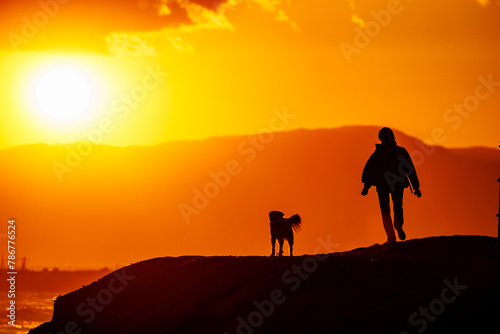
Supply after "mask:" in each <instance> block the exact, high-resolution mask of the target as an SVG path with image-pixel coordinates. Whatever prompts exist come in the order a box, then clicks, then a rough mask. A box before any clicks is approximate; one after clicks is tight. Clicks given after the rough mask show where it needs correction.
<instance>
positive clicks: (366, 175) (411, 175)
mask: <svg viewBox="0 0 500 334" xmlns="http://www.w3.org/2000/svg"><path fill="white" fill-rule="evenodd" d="M375 147H376V148H375V152H373V154H372V155H371V156H370V158H369V159H368V161H367V162H366V164H365V167H364V169H363V175H362V176H361V182H363V183H364V184H365V186H375V187H377V191H388V192H394V191H395V190H397V189H403V188H407V187H408V186H409V184H410V183H409V181H408V180H410V181H411V185H412V186H413V188H414V189H419V188H420V182H419V180H418V177H417V171H416V170H415V166H414V165H413V162H412V160H411V157H410V154H409V153H408V151H407V150H406V149H405V148H404V147H401V146H398V145H397V144H396V143H395V142H394V144H393V145H383V144H375Z"/></svg>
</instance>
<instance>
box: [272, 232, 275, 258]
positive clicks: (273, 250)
mask: <svg viewBox="0 0 500 334" xmlns="http://www.w3.org/2000/svg"><path fill="white" fill-rule="evenodd" d="M275 244H276V238H274V237H271V245H272V247H273V248H272V252H271V257H273V256H274V253H275V252H276V250H275V248H274V245H275Z"/></svg>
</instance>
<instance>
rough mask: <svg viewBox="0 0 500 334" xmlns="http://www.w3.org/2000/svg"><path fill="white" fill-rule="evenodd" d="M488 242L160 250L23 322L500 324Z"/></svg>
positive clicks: (163, 326) (463, 329)
mask: <svg viewBox="0 0 500 334" xmlns="http://www.w3.org/2000/svg"><path fill="white" fill-rule="evenodd" d="M494 245H495V239H494V238H491V237H482V236H452V237H432V238H426V239H416V240H409V241H406V242H400V243H398V244H396V245H394V246H378V245H376V246H372V247H368V248H360V249H356V250H353V251H349V252H343V253H333V254H328V255H315V256H307V255H305V256H300V257H294V258H289V257H285V258H265V257H197V256H186V257H176V258H171V257H165V258H156V259H151V260H147V261H143V262H139V263H136V264H132V265H130V266H127V267H125V268H122V269H120V270H117V271H115V272H114V273H111V274H109V275H107V276H105V277H103V278H101V279H100V280H98V281H96V282H94V283H93V284H91V285H89V286H85V287H83V288H81V289H79V290H77V291H74V292H72V293H69V294H67V295H65V296H62V297H60V298H59V299H58V300H57V301H56V302H55V305H54V307H55V310H54V316H53V319H52V321H51V322H50V323H46V324H43V325H42V326H40V327H38V328H37V329H34V330H32V331H31V332H30V333H31V334H40V333H60V332H62V333H79V330H81V333H93V334H98V333H221V334H222V333H230V334H232V333H247V334H248V333H314V332H319V331H321V332H323V333H405V332H408V333H417V331H419V332H424V331H425V333H472V332H474V333H486V332H491V330H498V329H499V328H500V327H499V321H498V317H497V315H498V313H499V312H500V304H499V303H498V300H499V297H500V284H499V282H500V281H499V267H498V262H497V259H496V258H495V257H494ZM410 318H411V319H410ZM495 326H496V327H495ZM493 332H495V331H493ZM496 332H498V331H496Z"/></svg>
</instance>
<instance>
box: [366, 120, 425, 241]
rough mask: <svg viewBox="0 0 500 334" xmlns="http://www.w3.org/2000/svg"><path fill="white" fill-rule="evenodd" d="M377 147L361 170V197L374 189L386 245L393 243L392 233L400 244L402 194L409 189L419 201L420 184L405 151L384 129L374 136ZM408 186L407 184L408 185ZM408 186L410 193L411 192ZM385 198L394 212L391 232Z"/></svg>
mask: <svg viewBox="0 0 500 334" xmlns="http://www.w3.org/2000/svg"><path fill="white" fill-rule="evenodd" d="M378 138H379V139H380V141H381V144H375V147H376V148H375V152H373V154H372V155H371V156H370V158H369V159H368V161H367V162H366V164H365V167H364V169H363V174H362V176H361V182H363V184H364V187H363V190H362V191H361V195H363V196H366V195H367V194H368V190H369V189H370V187H371V186H375V187H376V189H377V193H378V200H379V204H380V211H381V213H382V222H383V224H384V230H385V233H386V234H387V242H386V243H385V244H392V243H395V242H396V235H395V233H394V229H396V231H397V232H398V237H399V239H400V240H405V239H406V234H405V232H404V231H403V222H404V219H403V193H404V189H405V188H408V187H410V190H411V191H412V193H413V192H414V193H415V195H416V196H417V197H421V196H422V193H421V191H420V182H419V180H418V177H417V171H416V170H415V166H414V165H413V162H412V160H411V157H410V154H409V153H408V151H407V150H406V149H405V148H404V147H401V146H398V144H397V143H396V138H395V136H394V133H393V132H392V130H391V129H389V128H387V127H384V128H382V129H381V130H380V131H379V133H378ZM410 182H411V184H410ZM412 186H413V189H414V191H413V190H412ZM389 196H390V197H391V198H392V207H393V210H394V228H393V225H392V219H391V208H390V203H389Z"/></svg>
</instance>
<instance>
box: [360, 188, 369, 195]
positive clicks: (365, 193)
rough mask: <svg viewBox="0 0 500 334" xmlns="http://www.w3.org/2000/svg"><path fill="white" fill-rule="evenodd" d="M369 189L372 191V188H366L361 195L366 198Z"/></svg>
mask: <svg viewBox="0 0 500 334" xmlns="http://www.w3.org/2000/svg"><path fill="white" fill-rule="evenodd" d="M368 189H370V187H367V186H364V187H363V190H361V195H362V196H366V195H367V194H368Z"/></svg>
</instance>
